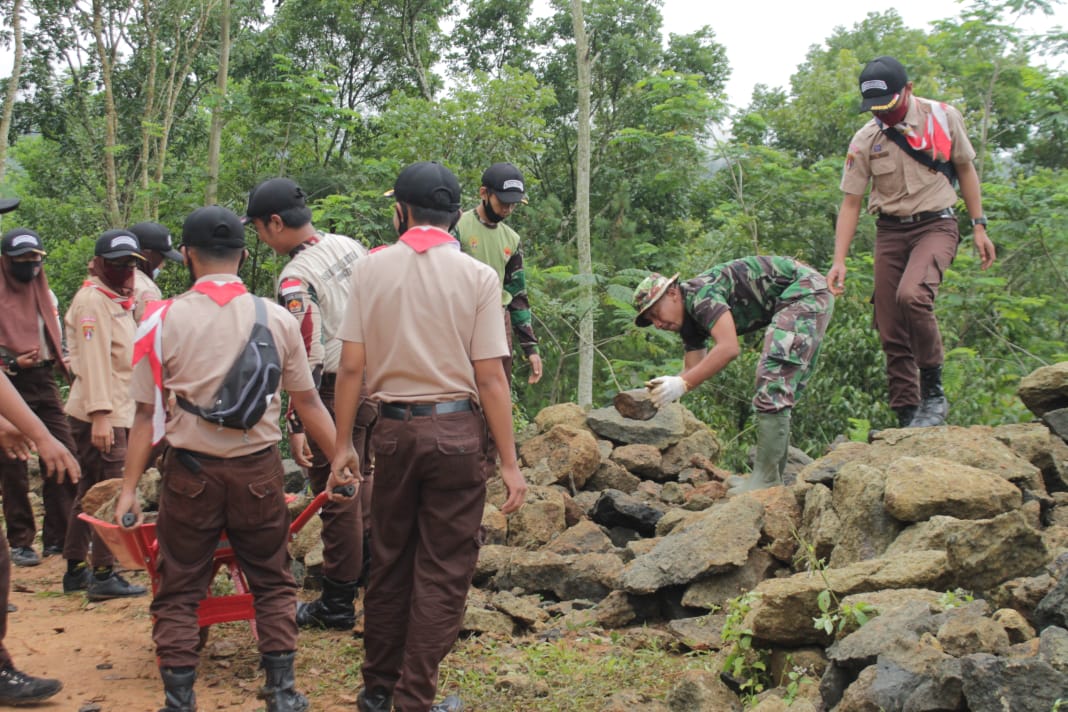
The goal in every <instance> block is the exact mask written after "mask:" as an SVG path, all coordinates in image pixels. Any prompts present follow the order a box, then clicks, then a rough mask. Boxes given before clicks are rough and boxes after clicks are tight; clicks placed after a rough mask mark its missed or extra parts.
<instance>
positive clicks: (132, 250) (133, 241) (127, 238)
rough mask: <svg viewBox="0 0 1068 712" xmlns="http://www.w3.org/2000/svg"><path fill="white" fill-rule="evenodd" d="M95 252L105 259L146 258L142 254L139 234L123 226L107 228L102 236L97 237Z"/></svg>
mask: <svg viewBox="0 0 1068 712" xmlns="http://www.w3.org/2000/svg"><path fill="white" fill-rule="evenodd" d="M93 254H95V255H96V256H97V257H103V258H104V259H105V260H117V259H119V258H120V257H136V258H137V259H139V260H143V259H145V258H144V257H143V256H142V255H141V243H140V241H138V239H137V235H135V234H133V233H132V232H130V231H129V230H123V229H121V228H119V229H116V230H105V231H104V232H103V233H102V234H101V235H100V237H98V238H96V248H95V250H94V252H93Z"/></svg>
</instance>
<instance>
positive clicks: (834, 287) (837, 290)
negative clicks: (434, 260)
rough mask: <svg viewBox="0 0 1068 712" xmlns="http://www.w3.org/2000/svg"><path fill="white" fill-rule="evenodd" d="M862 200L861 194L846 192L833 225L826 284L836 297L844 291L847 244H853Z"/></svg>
mask: <svg viewBox="0 0 1068 712" xmlns="http://www.w3.org/2000/svg"><path fill="white" fill-rule="evenodd" d="M863 202H864V196H863V195H853V194H852V193H846V194H845V197H844V198H842V206H841V208H839V210H838V220H837V222H836V223H835V226H834V260H833V262H832V263H831V269H830V271H828V272H827V285H828V286H829V287H830V288H831V294H833V295H834V296H836V297H837V296H838V295H840V294H841V293H842V292H844V291H845V276H846V264H845V260H846V256H847V255H848V254H849V246H850V245H852V244H853V236H854V235H856V233H857V223H859V222H860V209H861V207H862V205H863Z"/></svg>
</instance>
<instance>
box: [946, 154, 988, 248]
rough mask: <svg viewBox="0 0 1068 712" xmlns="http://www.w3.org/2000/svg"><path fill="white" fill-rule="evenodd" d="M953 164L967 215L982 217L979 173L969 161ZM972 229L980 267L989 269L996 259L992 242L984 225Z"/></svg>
mask: <svg viewBox="0 0 1068 712" xmlns="http://www.w3.org/2000/svg"><path fill="white" fill-rule="evenodd" d="M954 166H955V167H956V169H957V180H959V181H960V196H961V197H962V198H963V199H964V207H965V208H967V210H968V216H969V217H971V218H981V217H983V193H982V190H981V188H980V187H979V174H978V173H977V172H976V170H975V166H974V165H972V162H971V161H965V162H963V163H955V164H954ZM972 231H973V235H974V238H973V239H974V242H975V249H976V251H978V253H979V259H980V260H982V268H983V269H989V268H990V265H992V264H994V260H995V259H997V252H996V251H995V249H994V243H993V242H991V241H990V237H989V236H988V235H987V234H986V225H975V226H973V227H972Z"/></svg>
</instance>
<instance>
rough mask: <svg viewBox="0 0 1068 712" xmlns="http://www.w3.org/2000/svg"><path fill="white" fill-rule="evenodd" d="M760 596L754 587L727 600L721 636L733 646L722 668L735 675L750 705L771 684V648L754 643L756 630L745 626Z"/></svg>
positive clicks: (743, 695) (743, 698) (747, 703)
mask: <svg viewBox="0 0 1068 712" xmlns="http://www.w3.org/2000/svg"><path fill="white" fill-rule="evenodd" d="M759 598H760V594H759V593H756V592H755V591H749V592H747V593H744V594H742V595H741V596H738V597H737V598H732V599H731V600H730V601H728V602H727V609H726V610H727V619H726V621H724V623H723V632H722V634H721V638H722V640H723V642H724V643H726V644H727V645H729V646H730V648H729V650H728V651H727V657H726V658H724V661H723V671H724V672H725V673H727V674H728V675H730V676H731V677H732V678H734V680H735V682H737V683H738V686H739V688H740V689H741V693H742V700H743V702H744V703H745V704H746V705H747V706H748V705H751V704H753V702H754V701H755V699H756V696H757V695H759V694H760V693H761V692H763V691H764V690H766V689H767V688H768V687H769V686H770V684H771V675H770V673H769V671H768V658H769V656H770V654H771V653H770V651H768V650H762V649H759V648H754V647H753V631H752V630H751V629H749V628H747V627H745V617H746V616H747V615H748V614H749V611H750V610H751V609H752V606H753V603H754V602H755V601H756V600H757V599H759Z"/></svg>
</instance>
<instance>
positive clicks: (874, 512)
mask: <svg viewBox="0 0 1068 712" xmlns="http://www.w3.org/2000/svg"><path fill="white" fill-rule="evenodd" d="M885 488H886V473H885V472H883V470H881V469H879V468H876V467H872V466H871V465H867V464H863V463H861V462H851V463H847V464H845V465H843V466H842V468H841V469H840V470H839V472H838V476H837V477H836V478H835V481H834V490H833V493H834V496H833V501H834V511H835V512H837V513H838V519H839V528H838V544H837V545H836V546H835V547H834V551H833V552H832V553H831V559H830V565H831V566H832V567H841V566H846V565H847V564H852V563H853V562H856V561H863V560H865V559H874V558H875V557H877V556H879V555H880V554H882V553H883V552H884V551H886V548H887V547H888V546H890V544H891V543H892V542H893V541H894V539H896V538H897V535H898V534H899V533H901V530H902V529H903V528H904V526H903V525H902V524H901V523H900V522H899V521H897V520H896V519H894V518H893V517H891V516H890V515H889V514H888V513H887V512H886V509H885V508H884V507H883V493H884V490H885Z"/></svg>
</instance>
